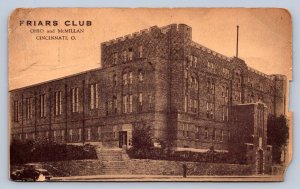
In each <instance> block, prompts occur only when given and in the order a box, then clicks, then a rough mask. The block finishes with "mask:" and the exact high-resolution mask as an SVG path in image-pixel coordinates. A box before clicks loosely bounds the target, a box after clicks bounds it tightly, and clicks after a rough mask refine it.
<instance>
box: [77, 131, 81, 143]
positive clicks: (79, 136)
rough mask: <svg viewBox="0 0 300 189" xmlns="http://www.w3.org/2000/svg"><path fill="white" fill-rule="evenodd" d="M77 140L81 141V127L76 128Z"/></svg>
mask: <svg viewBox="0 0 300 189" xmlns="http://www.w3.org/2000/svg"><path fill="white" fill-rule="evenodd" d="M78 141H81V129H78Z"/></svg>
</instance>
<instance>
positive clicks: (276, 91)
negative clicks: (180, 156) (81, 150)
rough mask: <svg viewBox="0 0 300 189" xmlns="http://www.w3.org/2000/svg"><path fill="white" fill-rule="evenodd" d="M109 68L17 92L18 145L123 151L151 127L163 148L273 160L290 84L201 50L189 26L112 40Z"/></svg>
mask: <svg viewBox="0 0 300 189" xmlns="http://www.w3.org/2000/svg"><path fill="white" fill-rule="evenodd" d="M101 64H102V67H101V68H99V69H94V70H90V71H87V72H82V73H79V74H75V75H71V76H67V77H64V78H60V79H56V80H52V81H48V82H44V83H40V84H36V85H32V86H28V87H24V88H20V89H15V90H12V91H10V109H11V114H10V115H11V118H10V119H11V121H10V123H11V125H10V126H11V127H10V128H11V136H12V138H14V139H19V140H32V139H38V138H42V139H48V140H53V141H57V142H65V143H87V142H90V143H97V144H99V145H102V146H108V147H118V146H120V147H121V146H123V145H127V146H131V137H132V131H133V129H134V128H135V127H138V126H141V125H148V126H150V127H151V130H152V134H153V142H154V144H155V145H156V146H160V144H161V142H163V141H167V143H169V144H171V145H172V147H173V148H174V150H190V151H199V152H201V151H207V150H208V149H210V148H211V147H212V146H213V147H214V149H215V150H217V151H228V150H230V147H232V144H231V143H233V144H236V145H238V144H239V145H242V146H246V148H247V149H250V150H251V149H252V151H251V152H249V154H250V155H249V161H250V162H251V161H256V160H255V158H253V157H252V156H251V153H254V154H258V153H259V154H261V153H262V154H263V156H262V157H263V158H261V160H262V161H263V162H264V161H267V160H266V154H267V153H265V151H267V150H268V149H270V148H271V147H270V146H267V144H266V141H267V140H266V139H267V134H266V132H267V126H266V123H267V117H268V115H270V114H272V115H280V114H285V101H286V100H285V93H286V77H285V76H283V75H266V74H264V73H261V72H259V71H257V70H254V69H252V68H250V67H249V66H247V64H246V63H245V61H244V60H242V59H240V58H238V57H232V58H229V57H226V56H224V55H221V54H220V53H217V52H215V51H213V50H211V49H209V48H206V47H204V46H202V45H200V44H198V43H196V42H194V41H193V40H192V28H191V27H189V26H187V25H185V24H178V25H177V24H171V25H168V26H164V27H157V26H154V27H151V28H149V29H146V30H142V31H140V32H136V33H133V34H130V35H126V36H124V37H121V38H117V39H115V40H111V41H108V42H104V43H102V44H101ZM245 120H247V121H246V122H245ZM245 129H246V130H247V132H244V131H245ZM242 134H243V136H244V135H245V137H239V136H241V135H242ZM237 139H238V140H237ZM251 146H252V147H251ZM251 158H252V159H251ZM256 162H257V163H260V162H259V161H258V160H257V161H256ZM258 167H259V166H258ZM258 172H259V170H258Z"/></svg>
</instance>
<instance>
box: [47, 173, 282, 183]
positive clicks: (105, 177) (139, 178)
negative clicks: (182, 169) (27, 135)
mask: <svg viewBox="0 0 300 189" xmlns="http://www.w3.org/2000/svg"><path fill="white" fill-rule="evenodd" d="M51 180H52V181H106V182H111V181H129V182H132V181H134V182H139V181H168V182H170V181H171V182H172V181H191V182H208V181H221V182H231V181H242V182H252V181H264V182H266V181H277V182H278V181H283V178H282V177H281V176H278V175H253V176H192V175H191V176H189V175H188V176H187V178H183V177H182V176H179V175H89V176H70V177H53V178H52V179H51Z"/></svg>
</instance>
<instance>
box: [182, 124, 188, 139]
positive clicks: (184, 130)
mask: <svg viewBox="0 0 300 189" xmlns="http://www.w3.org/2000/svg"><path fill="white" fill-rule="evenodd" d="M183 136H184V137H185V138H189V125H188V124H183Z"/></svg>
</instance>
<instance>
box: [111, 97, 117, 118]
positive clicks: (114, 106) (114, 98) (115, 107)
mask: <svg viewBox="0 0 300 189" xmlns="http://www.w3.org/2000/svg"><path fill="white" fill-rule="evenodd" d="M112 105H113V111H114V113H115V114H116V113H117V112H118V102H117V96H113V103H112Z"/></svg>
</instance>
